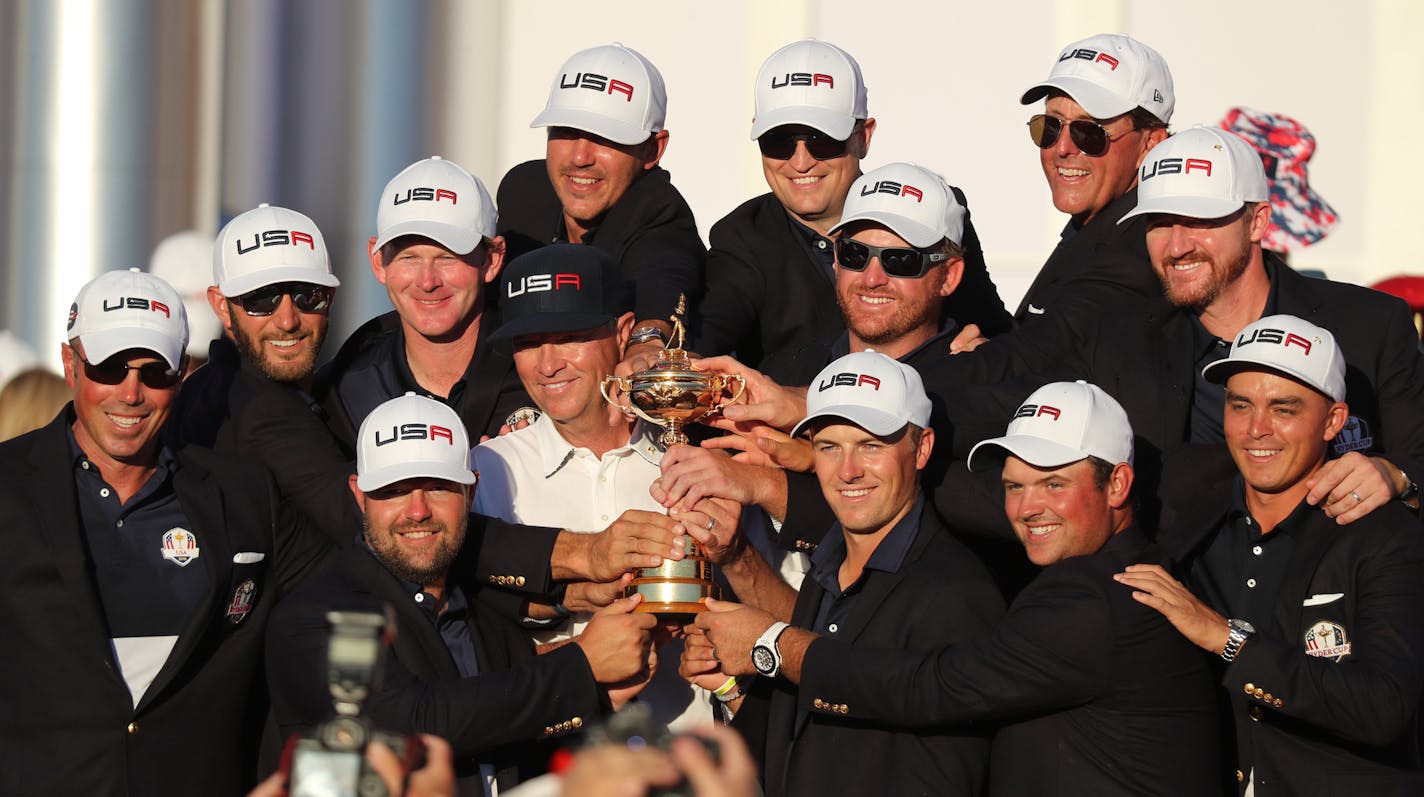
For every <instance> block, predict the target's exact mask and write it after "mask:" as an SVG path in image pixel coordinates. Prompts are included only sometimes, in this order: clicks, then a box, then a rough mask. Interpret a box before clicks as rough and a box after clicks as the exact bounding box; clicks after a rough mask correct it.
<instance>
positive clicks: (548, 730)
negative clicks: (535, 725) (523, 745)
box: [544, 725, 554, 736]
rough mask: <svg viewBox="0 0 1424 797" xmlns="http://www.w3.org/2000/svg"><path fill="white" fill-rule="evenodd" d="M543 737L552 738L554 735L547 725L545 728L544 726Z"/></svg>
mask: <svg viewBox="0 0 1424 797" xmlns="http://www.w3.org/2000/svg"><path fill="white" fill-rule="evenodd" d="M544 735H545V736H553V735H554V729H553V728H551V727H549V726H548V725H545V726H544Z"/></svg>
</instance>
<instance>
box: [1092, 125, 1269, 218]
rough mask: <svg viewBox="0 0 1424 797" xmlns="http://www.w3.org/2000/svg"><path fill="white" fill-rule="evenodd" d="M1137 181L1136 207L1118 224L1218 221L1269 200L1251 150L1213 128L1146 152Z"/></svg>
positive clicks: (1182, 134)
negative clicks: (1159, 217) (1161, 218)
mask: <svg viewBox="0 0 1424 797" xmlns="http://www.w3.org/2000/svg"><path fill="white" fill-rule="evenodd" d="M1137 181H1138V184H1137V207H1135V208H1133V209H1132V210H1131V211H1130V212H1129V213H1127V214H1126V215H1124V216H1123V217H1122V219H1121V220H1120V221H1119V222H1118V223H1119V224H1121V223H1122V222H1125V221H1127V220H1128V219H1130V218H1133V217H1135V216H1141V215H1143V214H1146V213H1168V214H1172V215H1175V216H1188V217H1191V218H1196V219H1219V218H1222V217H1225V216H1230V215H1231V214H1232V213H1235V212H1236V211H1238V210H1240V209H1241V206H1242V205H1244V204H1245V203H1247V202H1264V201H1266V200H1267V199H1269V198H1270V186H1269V185H1268V184H1267V182H1266V171H1265V168H1264V167H1263V166H1262V165H1261V158H1260V156H1259V155H1257V154H1256V150H1255V149H1253V148H1252V147H1251V145H1250V144H1247V143H1246V142H1245V141H1243V140H1242V139H1241V138H1239V137H1238V136H1236V135H1234V134H1232V133H1228V132H1226V131H1225V130H1221V129H1218V128H1215V127H1201V126H1197V127H1192V128H1189V129H1187V130H1183V131H1182V132H1180V133H1175V134H1173V135H1171V136H1168V137H1167V140H1166V141H1163V142H1162V143H1161V144H1158V145H1157V146H1155V147H1153V148H1152V150H1151V151H1150V152H1148V153H1147V159H1146V160H1144V161H1143V162H1142V166H1141V167H1139V169H1138V173H1137Z"/></svg>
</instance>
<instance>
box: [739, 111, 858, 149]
mask: <svg viewBox="0 0 1424 797" xmlns="http://www.w3.org/2000/svg"><path fill="white" fill-rule="evenodd" d="M855 123H856V120H855V118H853V117H852V116H851V115H850V114H848V113H846V112H845V111H832V110H830V109H829V108H815V107H812V106H808V105H788V106H787V107H785V108H777V109H775V110H771V111H767V112H766V113H763V114H761V115H759V116H757V118H756V119H754V120H752V140H753V141H755V140H757V139H759V138H761V137H762V134H764V133H766V131H768V130H770V129H772V128H773V127H781V126H782V125H806V126H807V127H814V128H815V129H817V130H819V131H821V132H822V133H825V134H826V135H828V136H830V137H831V138H834V139H836V140H838V141H845V140H846V139H848V138H850V131H852V130H854V129H855Z"/></svg>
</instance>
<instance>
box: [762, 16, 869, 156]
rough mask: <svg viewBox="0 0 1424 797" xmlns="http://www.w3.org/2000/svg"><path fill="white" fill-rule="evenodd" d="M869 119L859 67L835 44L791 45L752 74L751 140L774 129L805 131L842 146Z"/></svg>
mask: <svg viewBox="0 0 1424 797" xmlns="http://www.w3.org/2000/svg"><path fill="white" fill-rule="evenodd" d="M868 115H869V113H868V111H867V109H866V91H865V81H864V80H862V79H861V75H860V64H857V63H856V62H855V59H854V58H851V57H850V54H849V53H847V52H846V51H845V50H842V49H841V48H839V47H837V46H835V45H834V44H828V43H826V42H821V41H816V40H815V39H804V40H802V41H798V42H793V43H791V44H788V45H786V46H785V47H782V48H781V49H780V50H777V51H776V52H774V53H772V54H771V57H770V58H767V59H766V61H765V63H763V64H762V65H761V70H760V71H758V72H757V79H756V106H755V110H754V111H753V113H752V138H753V139H757V138H760V137H761V135H762V134H763V133H765V132H766V131H768V130H770V129H772V128H773V127H780V126H782V125H806V126H808V127H813V128H815V129H817V130H819V131H821V132H822V133H825V134H826V135H828V136H831V137H832V138H836V139H840V140H842V141H844V140H845V139H847V138H849V137H850V131H851V130H852V129H853V128H854V127H855V122H856V120H857V119H865V118H866V117H867V116H868Z"/></svg>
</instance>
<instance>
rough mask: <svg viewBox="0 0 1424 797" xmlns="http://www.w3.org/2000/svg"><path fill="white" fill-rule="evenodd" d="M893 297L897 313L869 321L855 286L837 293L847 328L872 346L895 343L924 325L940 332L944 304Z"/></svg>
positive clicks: (927, 300)
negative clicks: (941, 306) (938, 329)
mask: <svg viewBox="0 0 1424 797" xmlns="http://www.w3.org/2000/svg"><path fill="white" fill-rule="evenodd" d="M932 273H933V272H931V274H932ZM929 277H930V274H926V275H925V276H924V277H922V279H928V278H929ZM893 297H894V299H895V312H893V313H891V314H890V316H889V317H883V316H871V317H868V318H867V317H866V315H864V314H862V312H861V311H862V310H863V308H862V307H861V306H860V300H859V299H858V298H857V290H856V289H855V287H854V286H850V285H847V286H844V287H841V288H837V290H836V304H838V305H840V308H841V317H842V318H844V319H845V322H846V328H847V329H849V330H850V332H851V334H852V335H855V336H856V338H858V339H860V340H861V341H862V342H864V343H868V344H870V345H872V346H884V345H886V344H890V343H894V342H895V341H897V340H899V339H900V338H903V337H905V336H906V335H908V334H909V333H911V332H913V331H915V330H916V329H919V328H920V327H921V326H924V325H929V326H930V327H932V328H936V329H937V328H938V327H939V314H940V303H939V302H938V301H934V300H930V299H917V298H911V297H907V296H906V295H905V294H903V293H895V294H894V295H893Z"/></svg>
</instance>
